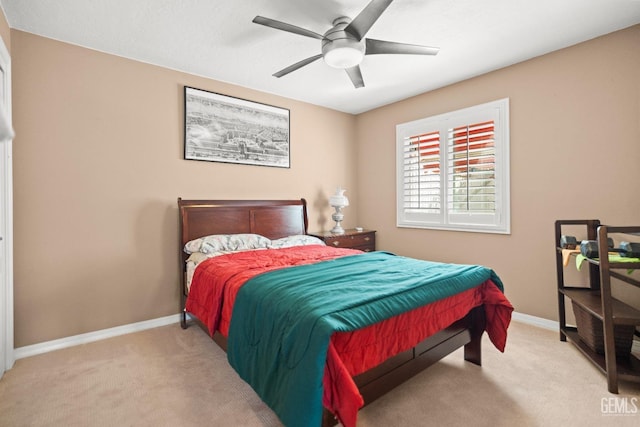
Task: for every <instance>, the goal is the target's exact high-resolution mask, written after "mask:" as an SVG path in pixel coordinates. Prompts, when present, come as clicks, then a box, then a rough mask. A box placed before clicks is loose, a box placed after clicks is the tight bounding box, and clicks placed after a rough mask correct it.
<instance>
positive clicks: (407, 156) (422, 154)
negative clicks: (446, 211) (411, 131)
mask: <svg viewBox="0 0 640 427" xmlns="http://www.w3.org/2000/svg"><path fill="white" fill-rule="evenodd" d="M403 150H404V153H403V165H404V166H403V169H404V178H403V193H404V198H403V208H404V209H405V210H406V211H408V212H429V213H440V210H441V203H442V199H441V197H440V191H441V189H440V133H439V132H431V133H426V134H422V135H412V136H409V137H407V138H405V140H404V144H403Z"/></svg>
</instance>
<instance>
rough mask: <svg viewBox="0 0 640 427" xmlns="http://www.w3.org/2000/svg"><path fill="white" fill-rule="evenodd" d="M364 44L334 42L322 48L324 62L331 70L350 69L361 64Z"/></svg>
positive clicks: (350, 41) (344, 40)
mask: <svg viewBox="0 0 640 427" xmlns="http://www.w3.org/2000/svg"><path fill="white" fill-rule="evenodd" d="M364 50H365V46H364V43H360V42H358V41H355V40H348V39H342V40H334V41H332V42H330V43H327V44H325V45H324V46H323V47H322V54H323V55H324V56H323V57H324V62H326V63H327V65H329V66H330V67H333V68H341V69H345V68H351V67H355V66H356V65H358V64H360V62H362V58H364Z"/></svg>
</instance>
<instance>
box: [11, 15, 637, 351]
mask: <svg viewBox="0 0 640 427" xmlns="http://www.w3.org/2000/svg"><path fill="white" fill-rule="evenodd" d="M1 31H2V25H1V23H0V32H1ZM2 35H3V37H4V34H3V33H2ZM5 41H6V39H5ZM639 45H640V26H636V27H633V28H631V29H628V30H625V31H621V32H618V33H614V34H611V35H608V36H605V37H602V38H599V39H596V40H593V41H589V42H587V43H583V44H581V45H578V46H575V47H571V48H568V49H565V50H562V51H559V52H556V53H552V54H549V55H546V56H543V57H540V58H536V59H533V60H531V61H527V62H524V63H522V64H519V65H516V66H512V67H509V68H506V69H503V70H499V71H496V72H493V73H489V74H487V75H484V76H481V77H478V78H475V79H471V80H468V81H465V82H462V83H460V84H457V85H453V86H450V87H447V88H444V89H441V90H438V91H434V92H431V93H427V94H424V95H421V96H418V97H415V98H412V99H408V100H405V101H402V102H399V103H396V104H393V105H389V106H386V107H383V108H380V109H377V110H374V111H371V112H368V113H364V114H361V115H359V116H357V117H354V116H351V115H347V114H342V113H338V112H335V111H331V110H328V109H324V108H320V107H315V106H311V105H309V104H305V103H301V102H297V101H292V100H289V99H285V98H280V97H276V96H273V95H269V94H265V93H261V92H256V91H252V90H250V89H246V88H242V87H238V86H233V85H228V84H224V83H221V82H217V81H213V80H209V79H204V78H200V77H196V76H192V75H188V74H184V73H179V72H176V71H171V70H167V69H163V68H159V67H154V66H151V65H146V64H142V63H139V62H135V61H130V60H126V59H122V58H118V57H114V56H111V55H106V54H102V53H99V52H95V51H91V50H88V49H84V48H80V47H77V46H72V45H68V44H64V43H60V42H56V41H52V40H49V39H45V38H42V37H38V36H35V35H31V34H27V33H23V32H20V31H16V30H12V31H11V51H12V62H13V80H14V81H13V94H14V96H13V99H14V111H13V115H14V127H15V130H16V133H17V137H16V140H15V147H14V174H15V176H14V185H15V190H14V192H15V194H14V197H15V201H14V202H15V205H14V208H15V213H14V217H15V220H14V221H15V224H14V226H15V255H14V257H15V284H14V291H15V327H16V330H15V344H16V347H21V346H24V345H29V344H34V343H38V342H43V341H47V340H52V339H56V338H61V337H67V336H71V335H74V334H79V333H84V332H91V331H95V330H99V329H103V328H108V327H113V326H118V325H124V324H128V323H132V322H136V321H142V320H148V319H153V318H158V317H161V316H166V315H171V314H175V313H177V312H178V304H179V303H178V286H177V283H178V264H177V263H178V261H177V253H178V244H177V239H178V236H177V222H178V218H177V210H176V198H177V197H179V196H181V197H189V198H208V197H210V198H247V199H250V198H298V197H305V198H307V200H308V201H309V204H310V229H311V230H319V229H322V228H326V227H327V226H329V225H331V224H330V221H329V216H330V210H329V209H328V208H327V203H326V197H327V196H328V195H329V194H330V193H331V192H332V191H333V190H334V188H335V187H336V186H337V185H343V186H345V187H346V188H347V189H348V193H347V194H348V195H349V197H350V200H351V201H352V205H351V206H350V207H349V208H348V209H347V211H346V218H347V220H346V223H345V225H347V226H353V225H356V224H359V225H362V226H365V227H367V228H374V229H377V230H378V241H379V248H380V249H385V250H390V251H394V252H397V253H400V254H404V255H410V256H415V257H419V258H425V259H436V260H443V261H452V262H463V263H481V264H486V265H488V266H491V267H493V268H494V269H495V270H496V271H497V272H498V274H499V275H500V276H501V277H502V278H503V280H504V282H505V285H506V292H507V295H508V296H509V298H510V299H511V300H512V302H513V303H514V305H515V306H516V309H517V310H518V311H520V312H522V313H526V314H531V315H535V316H541V317H545V318H548V319H557V309H556V294H555V267H554V253H553V222H554V221H555V219H556V218H587V217H596V218H600V219H602V220H603V221H606V222H609V223H637V220H638V215H637V212H638V208H639V207H640V199H638V198H637V197H635V196H636V195H637V191H636V190H635V186H634V184H635V183H636V182H638V178H639V177H640V169H638V167H637V164H638V160H639V159H640V80H639V78H638V77H637V76H638V74H637V70H638V69H640V56H639V55H638V50H637V46H639ZM184 85H188V86H193V87H197V88H201V89H206V90H211V91H214V92H219V93H223V94H228V95H232V96H236V97H241V98H245V99H250V100H254V101H258V102H264V103H268V104H272V105H276V106H279V107H284V108H289V109H290V110H291V140H292V144H291V148H292V150H291V162H292V167H291V169H276V168H263V167H256V166H243V165H228V164H221V163H207V162H194V161H185V160H183V159H182V151H183V135H182V132H183V129H182V127H183V86H184ZM504 97H508V98H510V100H511V177H512V182H511V211H512V234H511V235H509V236H503V235H487V234H475V233H460V232H445V231H430V230H410V229H398V228H396V226H395V161H394V158H395V148H394V147H395V125H396V124H397V123H402V122H406V121H410V120H413V119H416V118H420V117H426V116H429V115H432V114H438V113H442V112H446V111H451V110H455V109H458V108H462V107H467V106H470V105H474V104H478V103H481V102H486V101H491V100H495V99H499V98H504ZM544 153H546V154H544ZM596 176H597V178H596ZM638 301H640V298H638Z"/></svg>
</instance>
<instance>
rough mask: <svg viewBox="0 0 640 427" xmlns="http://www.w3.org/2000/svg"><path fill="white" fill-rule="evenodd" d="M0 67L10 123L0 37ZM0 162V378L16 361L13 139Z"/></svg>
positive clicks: (0, 144)
mask: <svg viewBox="0 0 640 427" xmlns="http://www.w3.org/2000/svg"><path fill="white" fill-rule="evenodd" d="M0 68H1V69H2V71H3V72H2V73H0V76H1V78H2V82H0V84H2V87H3V89H4V90H3V96H2V99H0V103H1V104H2V107H4V111H5V113H6V116H7V121H8V122H9V123H12V121H11V56H10V55H9V51H8V50H7V47H6V46H5V44H4V42H3V40H2V38H0ZM0 162H2V166H3V167H2V168H0V170H2V171H3V173H2V176H0V197H2V200H1V201H0V209H2V212H0V237H2V241H0V252H3V253H4V256H2V257H0V260H1V262H2V263H3V265H2V267H0V271H4V274H0V377H1V376H2V374H3V373H4V371H5V370H8V369H11V368H12V367H13V363H14V361H15V357H14V349H13V165H12V163H13V140H8V141H0Z"/></svg>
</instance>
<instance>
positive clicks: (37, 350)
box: [13, 314, 180, 360]
mask: <svg viewBox="0 0 640 427" xmlns="http://www.w3.org/2000/svg"><path fill="white" fill-rule="evenodd" d="M179 321H180V314H173V315H171V316H166V317H160V318H158V319H152V320H145V321H143V322H137V323H131V324H129V325H123V326H116V327H115V328H109V329H102V330H100V331H95V332H88V333H86V334H80V335H74V336H71V337H67V338H60V339H57V340H53V341H46V342H42V343H38V344H33V345H27V346H24V347H19V348H16V349H15V350H14V351H13V356H14V358H15V359H16V360H18V359H22V358H24V357H29V356H35V355H37V354H42V353H47V352H50V351H54V350H60V349H63V348H67V347H73V346H74V345H80V344H87V343H90V342H94V341H99V340H103V339H107V338H113V337H117V336H119V335H125V334H130V333H132V332H140V331H144V330H146V329H152V328H157V327H159V326H166V325H171V324H173V323H177V322H179Z"/></svg>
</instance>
